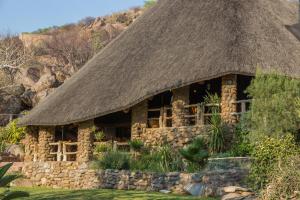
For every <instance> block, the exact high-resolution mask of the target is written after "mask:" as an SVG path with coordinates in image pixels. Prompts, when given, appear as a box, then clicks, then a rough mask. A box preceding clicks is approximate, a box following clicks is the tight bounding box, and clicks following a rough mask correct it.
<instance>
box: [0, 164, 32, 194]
mask: <svg viewBox="0 0 300 200" xmlns="http://www.w3.org/2000/svg"><path fill="white" fill-rule="evenodd" d="M12 165H13V164H12V163H9V164H6V165H4V166H2V167H0V188H6V190H5V191H4V192H3V193H0V200H11V199H16V198H21V197H28V196H29V194H28V193H27V192H21V191H10V190H8V185H9V183H11V182H12V181H14V180H16V179H18V178H20V177H21V176H20V175H15V174H13V175H5V174H6V172H7V171H8V170H9V168H10V167H11V166H12Z"/></svg>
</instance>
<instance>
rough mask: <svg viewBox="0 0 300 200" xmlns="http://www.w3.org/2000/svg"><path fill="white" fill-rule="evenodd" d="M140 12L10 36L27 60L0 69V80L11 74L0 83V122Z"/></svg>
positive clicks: (27, 105) (68, 74) (30, 104)
mask: <svg viewBox="0 0 300 200" xmlns="http://www.w3.org/2000/svg"><path fill="white" fill-rule="evenodd" d="M142 12H143V9H141V8H134V9H130V10H129V11H126V12H122V13H116V14H113V15H110V16H105V17H97V18H92V17H87V18H85V19H83V20H80V21H79V22H78V23H76V24H67V25H64V26H61V27H50V28H47V29H40V30H38V31H36V32H33V33H22V34H20V36H19V37H18V38H14V39H15V40H18V41H20V42H21V44H22V45H23V47H24V52H25V51H26V54H27V55H28V57H29V59H28V60H26V63H24V64H22V66H21V67H19V68H18V69H17V70H16V71H14V73H12V72H11V71H10V70H1V68H0V77H1V80H6V79H5V77H6V78H7V77H8V76H9V75H11V76H13V77H10V80H11V81H10V84H7V82H5V81H2V82H4V84H3V83H2V85H1V83H0V125H5V124H6V123H7V122H8V120H9V115H6V114H19V113H21V112H22V111H24V110H29V109H31V108H32V107H34V106H35V105H36V104H38V103H39V102H40V101H42V100H43V99H44V98H45V97H46V96H48V95H49V94H50V93H51V92H53V91H54V90H55V88H57V87H59V86H60V85H61V84H62V83H63V82H64V81H66V80H67V79H68V78H70V77H71V76H72V75H73V74H74V73H75V72H76V71H77V70H79V69H80V67H82V66H83V65H84V64H85V62H87V61H88V60H89V59H90V58H91V57H92V56H93V55H94V54H96V53H98V52H99V51H100V50H101V49H102V48H103V47H105V46H106V45H107V44H109V43H110V42H111V41H112V40H113V39H114V38H116V37H117V36H118V35H119V34H120V33H121V32H122V31H124V30H125V29H126V28H127V27H128V26H129V25H130V24H131V23H132V22H134V21H135V20H136V19H137V18H138V16H140V14H141V13H142ZM8 79H9V78H8ZM0 82H1V81H0ZM14 117H16V116H14Z"/></svg>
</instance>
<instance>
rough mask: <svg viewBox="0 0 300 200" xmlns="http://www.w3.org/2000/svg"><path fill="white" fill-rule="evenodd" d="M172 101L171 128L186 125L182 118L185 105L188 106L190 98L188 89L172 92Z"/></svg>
mask: <svg viewBox="0 0 300 200" xmlns="http://www.w3.org/2000/svg"><path fill="white" fill-rule="evenodd" d="M172 92H173V101H172V126H173V127H181V126H185V125H186V124H187V122H186V119H185V117H184V115H185V114H186V113H185V108H184V106H185V105H189V98H190V87H189V86H186V87H182V88H178V89H175V90H173V91H172Z"/></svg>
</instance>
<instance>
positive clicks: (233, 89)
mask: <svg viewBox="0 0 300 200" xmlns="http://www.w3.org/2000/svg"><path fill="white" fill-rule="evenodd" d="M236 100H237V76H236V75H226V76H223V77H222V94H221V112H222V113H221V116H222V119H223V121H224V122H225V123H228V124H234V123H236V116H234V115H232V114H231V113H234V112H236V111H237V108H236V104H234V103H233V102H235V101H236Z"/></svg>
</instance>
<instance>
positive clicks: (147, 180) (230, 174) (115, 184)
mask: <svg viewBox="0 0 300 200" xmlns="http://www.w3.org/2000/svg"><path fill="white" fill-rule="evenodd" d="M22 172H23V174H24V175H25V177H27V178H28V179H27V180H25V181H26V184H27V185H28V182H30V183H31V185H32V186H43V187H52V188H68V189H98V188H103V189H122V190H143V191H160V190H169V191H171V192H173V193H176V194H183V193H185V192H184V191H185V189H186V188H201V191H202V193H201V194H202V195H203V196H216V195H217V196H219V195H222V188H223V187H225V186H230V185H241V183H242V180H243V178H245V176H246V175H247V170H245V169H230V170H214V171H207V172H203V173H193V174H189V173H179V172H172V173H150V172H130V171H120V170H93V169H90V168H89V166H88V164H87V163H79V162H27V163H24V165H23V169H22ZM17 185H18V184H17ZM20 185H21V184H19V186H20Z"/></svg>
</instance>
